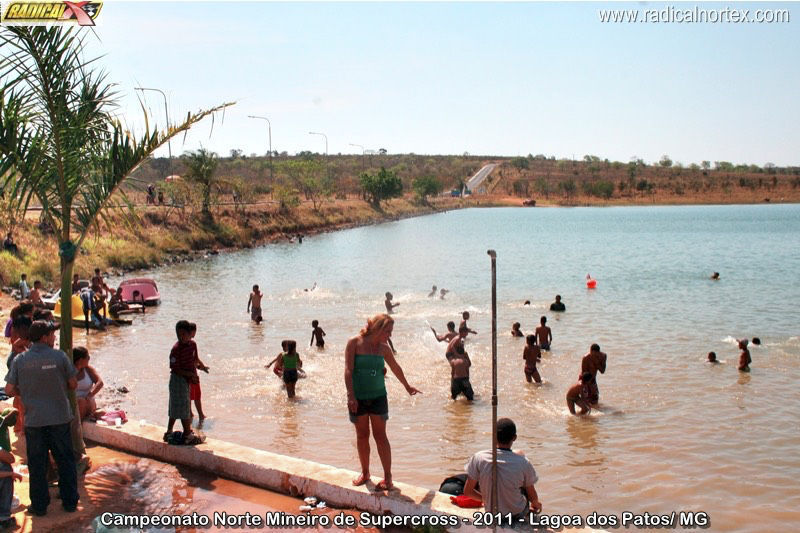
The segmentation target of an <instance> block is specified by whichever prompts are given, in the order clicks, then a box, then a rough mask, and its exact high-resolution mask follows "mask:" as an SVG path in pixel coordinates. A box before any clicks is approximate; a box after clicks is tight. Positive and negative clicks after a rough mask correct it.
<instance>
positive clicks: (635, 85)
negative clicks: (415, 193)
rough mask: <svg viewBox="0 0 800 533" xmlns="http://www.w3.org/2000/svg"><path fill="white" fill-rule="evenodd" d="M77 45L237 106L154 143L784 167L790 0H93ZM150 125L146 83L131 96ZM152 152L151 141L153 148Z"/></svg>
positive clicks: (793, 34) (799, 84)
mask: <svg viewBox="0 0 800 533" xmlns="http://www.w3.org/2000/svg"><path fill="white" fill-rule="evenodd" d="M668 5H673V6H676V7H678V8H681V9H683V8H693V7H694V6H695V5H697V6H699V7H701V8H717V9H723V8H725V7H732V8H738V9H750V10H751V11H752V10H756V9H768V8H779V9H788V10H789V13H790V17H791V19H790V20H791V21H790V23H788V24H785V23H784V24H733V23H728V24H712V23H697V24H680V23H660V24H658V23H656V24H619V23H618V24H612V23H602V22H600V20H599V15H598V11H599V10H600V9H637V10H644V9H662V8H665V7H666V6H668ZM95 35H96V36H90V37H89V39H88V42H89V44H88V46H87V54H88V55H90V56H91V55H102V56H103V57H102V59H101V60H100V62H99V64H100V65H102V66H103V68H104V69H105V70H107V72H108V74H109V79H110V80H113V81H115V82H116V83H118V84H119V86H118V90H119V92H120V95H121V96H122V105H121V107H120V109H119V112H120V114H121V115H122V116H123V117H124V119H125V121H126V122H127V123H128V124H129V125H130V126H131V127H132V128H134V130H135V129H136V128H140V127H141V125H142V124H143V121H142V118H141V117H142V111H141V108H140V107H139V104H138V102H137V94H136V91H135V90H134V87H137V86H143V87H153V88H158V89H161V90H163V91H164V92H165V93H166V94H167V96H168V103H169V112H170V116H171V118H172V121H173V122H175V121H177V120H178V118H180V117H184V116H185V115H186V113H187V112H188V111H196V110H198V109H201V108H208V107H212V106H214V105H217V104H220V103H222V102H226V101H233V100H235V101H236V102H237V103H236V105H235V106H233V107H232V108H230V109H228V110H227V111H226V113H225V116H224V121H221V120H219V119H222V116H220V117H218V120H216V121H215V123H214V128H213V131H211V121H210V120H208V121H206V122H204V123H201V124H200V125H198V126H196V127H195V128H194V129H193V131H192V132H191V133H190V134H189V135H188V137H187V138H186V139H185V141H184V140H183V139H179V140H177V141H175V142H173V143H172V152H173V155H178V154H180V153H182V152H184V151H186V150H194V149H197V148H199V147H200V146H203V147H205V148H208V149H211V150H213V151H216V152H218V153H219V154H220V155H223V156H227V155H229V152H230V150H231V149H240V150H242V151H243V152H244V153H245V154H251V153H256V154H264V153H266V152H267V149H268V131H267V124H266V122H265V121H262V120H254V119H250V118H248V115H261V116H265V117H267V118H269V120H270V123H271V129H272V149H273V150H277V151H287V152H289V153H290V154H294V153H297V152H299V151H303V150H310V151H313V152H320V153H324V151H325V139H324V138H323V137H322V136H320V135H310V134H309V132H311V131H314V132H321V133H324V134H325V135H327V138H328V152H329V153H330V154H337V153H361V151H362V148H361V147H359V146H353V145H360V146H363V147H364V149H366V150H378V149H380V148H384V149H386V150H387V151H388V152H389V153H416V154H459V155H460V154H463V153H465V152H467V153H469V154H472V155H498V156H499V155H502V156H517V155H527V154H533V155H536V154H544V155H546V156H555V157H557V158H573V157H574V158H578V159H580V158H582V157H583V156H584V155H586V154H593V155H597V156H599V157H601V158H608V159H611V160H618V161H628V160H630V159H631V158H632V157H638V158H642V159H644V160H645V161H648V162H652V161H657V160H658V159H660V158H661V156H662V155H664V154H668V155H669V156H670V157H671V158H672V159H673V160H674V161H678V162H681V163H683V164H685V165H688V164H690V163H693V162H695V163H700V162H701V161H703V160H709V161H712V162H713V161H731V162H733V163H748V164H749V163H754V164H758V165H763V164H765V163H767V162H771V163H774V164H777V165H781V166H782V165H797V164H800V153H799V151H798V147H800V128H798V124H800V98H798V95H800V3H781V4H772V3H758V4H749V3H747V4H746V3H738V2H729V3H716V4H702V3H699V4H695V3H673V4H662V3H642V2H631V3H613V4H612V3H599V2H596V3H577V2H575V3H572V2H569V3H543V2H534V3H477V2H469V3H459V2H448V3H425V2H415V3H366V2H359V3H334V2H326V3H269V2H241V3H239V2H191V1H187V2H175V3H168V2H120V1H109V2H106V3H105V5H104V7H103V9H102V11H101V13H100V15H99V17H98V19H97V26H96V28H95ZM144 102H145V106H146V108H147V109H148V110H149V111H150V112H151V113H152V117H153V119H154V120H155V122H156V123H157V124H159V125H161V126H163V124H164V121H165V119H164V103H163V98H162V96H161V95H160V94H158V93H155V92H148V93H145V94H144ZM159 155H166V150H162V151H161V152H159Z"/></svg>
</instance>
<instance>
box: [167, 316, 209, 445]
mask: <svg viewBox="0 0 800 533" xmlns="http://www.w3.org/2000/svg"><path fill="white" fill-rule="evenodd" d="M175 333H176V335H177V336H178V342H176V343H175V345H174V346H173V347H172V350H171V351H170V353H169V370H170V376H169V423H168V424H167V432H166V433H164V441H165V442H168V441H170V437H171V436H172V428H173V427H174V426H175V421H176V420H178V419H180V421H181V426H183V437H182V439H181V441H182V442H181V444H199V443H200V442H202V440H201V439H200V437H198V436H197V435H195V434H194V433H192V406H191V400H190V399H189V384H190V383H199V382H200V378H199V377H197V345H196V344H195V343H194V341H193V340H192V325H191V324H190V323H189V322H187V321H186V320H179V321H178V323H177V324H175Z"/></svg>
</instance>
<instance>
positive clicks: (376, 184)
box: [359, 167, 403, 208]
mask: <svg viewBox="0 0 800 533" xmlns="http://www.w3.org/2000/svg"><path fill="white" fill-rule="evenodd" d="M359 179H360V182H361V190H362V191H363V192H364V196H365V197H366V199H367V200H368V201H369V203H370V204H372V205H373V206H375V207H376V208H378V207H380V204H381V201H383V200H388V199H390V198H398V197H400V196H402V195H403V182H402V180H400V178H398V177H397V174H396V173H395V172H392V171H391V170H386V169H385V168H384V167H381V169H380V170H379V171H378V173H377V174H368V173H366V172H365V173H363V174H361V177H360V178H359Z"/></svg>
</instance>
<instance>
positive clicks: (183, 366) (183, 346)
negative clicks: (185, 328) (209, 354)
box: [169, 340, 197, 376]
mask: <svg viewBox="0 0 800 533" xmlns="http://www.w3.org/2000/svg"><path fill="white" fill-rule="evenodd" d="M169 369H170V372H171V373H173V374H175V373H176V372H175V371H176V370H183V371H189V372H191V373H192V374H194V375H195V376H196V375H197V344H195V342H194V341H191V340H190V341H188V342H180V341H178V342H176V343H175V346H173V347H172V350H170V352H169Z"/></svg>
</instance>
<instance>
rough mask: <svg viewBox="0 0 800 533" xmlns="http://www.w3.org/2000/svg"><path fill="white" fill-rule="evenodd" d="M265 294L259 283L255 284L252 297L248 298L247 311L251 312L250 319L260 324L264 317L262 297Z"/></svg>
mask: <svg viewBox="0 0 800 533" xmlns="http://www.w3.org/2000/svg"><path fill="white" fill-rule="evenodd" d="M263 297H264V295H263V294H262V293H261V291H260V290H259V289H258V285H253V292H251V293H250V298H248V299H247V312H248V313H250V319H251V320H252V321H253V322H255V323H256V324H260V323H261V321H262V320H264V317H263V316H262V315H261V298H263Z"/></svg>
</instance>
